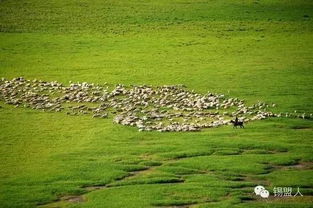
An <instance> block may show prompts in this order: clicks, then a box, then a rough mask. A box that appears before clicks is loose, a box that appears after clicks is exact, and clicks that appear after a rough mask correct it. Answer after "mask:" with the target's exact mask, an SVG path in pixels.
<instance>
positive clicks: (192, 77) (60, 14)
mask: <svg viewBox="0 0 313 208" xmlns="http://www.w3.org/2000/svg"><path fill="white" fill-rule="evenodd" d="M312 10H313V3H312V2H311V1H305V0H293V1H291V0H290V1H289V0H282V1H274V0H272V1H270V0H259V1H238V0H236V1H223V0H221V1H209V0H201V1H199V0H193V1H187V0H175V1H165V0H158V1H149V0H148V1H138V0H136V1H135V0H130V1H129V0H128V1H126V0H120V1H110V0H109V1H100V0H94V1H84V0H66V1H61V0H51V1H42V0H28V1H26V0H19V1H17V0H3V1H0V29H1V33H0V77H6V78H13V77H17V76H24V77H25V78H28V79H32V78H37V79H43V80H57V81H60V82H63V83H67V82H68V81H70V80H72V81H81V82H82V81H87V82H94V83H104V82H107V83H110V84H117V83H123V84H151V85H163V84H185V85H186V86H187V87H188V88H189V89H194V90H195V91H198V92H207V91H213V92H218V93H223V94H225V95H230V96H232V97H233V96H236V97H239V98H242V99H245V100H246V101H247V102H248V103H253V102H256V101H258V100H262V101H266V102H274V103H276V104H277V107H276V108H275V109H273V111H275V112H293V111H294V110H297V111H298V112H306V113H313V110H312V109H313V98H312V86H313V72H312V68H313V61H312V60H313V59H312V56H313V41H312V38H313V27H312V26H313V19H312V18H313V14H312ZM0 105H1V106H2V108H0V142H1V145H0V158H1V163H0V206H1V207H35V206H37V205H43V206H45V207H58V206H61V207H62V206H64V207H110V208H111V207H136V208H137V207H153V206H163V207H171V206H182V207H183V205H189V206H191V207H310V206H312V203H313V202H312V201H313V180H312V178H313V170H312V162H313V151H312V147H313V139H312V138H313V131H312V128H313V123H312V120H301V119H288V118H275V119H274V118H273V119H268V120H264V121H258V122H253V123H250V124H248V125H247V127H246V129H244V130H242V129H240V130H239V129H238V130H234V129H232V128H231V127H221V128H216V129H210V130H206V131H202V132H198V133H158V132H138V131H137V130H136V129H135V128H131V127H125V126H119V125H116V124H112V120H110V119H93V118H90V117H88V116H77V117H75V116H67V115H65V114H63V113H46V112H39V111H35V110H29V109H23V108H14V107H12V106H8V105H5V104H4V103H1V104H0ZM130 173H135V174H134V175H133V176H130V177H128V176H129V174H130ZM258 184H262V185H264V186H266V188H267V189H268V190H270V192H271V194H272V191H273V188H274V187H275V186H276V187H277V186H283V187H288V186H291V187H293V188H294V191H295V190H296V188H297V187H300V190H301V193H302V194H303V195H304V197H295V198H288V199H287V198H282V199H277V198H273V197H272V198H270V199H260V198H258V197H255V196H254V195H253V193H252V191H253V187H254V186H256V185H258ZM93 185H107V187H104V188H102V189H99V190H94V191H88V190H87V189H86V188H84V187H91V186H93ZM77 195H82V198H83V202H69V200H61V201H56V200H57V199H60V198H62V196H77ZM272 195H273V194H272ZM54 201H56V202H55V203H52V202H54Z"/></svg>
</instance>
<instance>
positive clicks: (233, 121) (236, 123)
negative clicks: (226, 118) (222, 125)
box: [230, 118, 245, 128]
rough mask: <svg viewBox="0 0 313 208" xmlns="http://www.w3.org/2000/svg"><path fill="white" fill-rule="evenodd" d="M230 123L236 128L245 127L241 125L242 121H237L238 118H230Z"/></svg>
mask: <svg viewBox="0 0 313 208" xmlns="http://www.w3.org/2000/svg"><path fill="white" fill-rule="evenodd" d="M230 123H232V124H233V125H234V127H233V128H237V127H238V126H239V127H240V128H245V127H244V125H243V121H238V118H236V120H231V121H230Z"/></svg>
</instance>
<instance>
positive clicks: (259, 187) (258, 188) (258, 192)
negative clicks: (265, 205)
mask: <svg viewBox="0 0 313 208" xmlns="http://www.w3.org/2000/svg"><path fill="white" fill-rule="evenodd" d="M263 190H265V188H264V187H263V186H256V187H255V188H254V193H255V194H256V195H260V194H261V191H263Z"/></svg>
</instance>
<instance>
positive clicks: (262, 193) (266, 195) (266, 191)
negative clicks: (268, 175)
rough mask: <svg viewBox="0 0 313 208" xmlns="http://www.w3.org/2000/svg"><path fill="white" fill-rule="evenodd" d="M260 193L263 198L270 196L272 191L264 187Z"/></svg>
mask: <svg viewBox="0 0 313 208" xmlns="http://www.w3.org/2000/svg"><path fill="white" fill-rule="evenodd" d="M260 195H261V197H262V198H268V196H269V195H270V192H268V190H265V189H264V190H262V191H261V192H260Z"/></svg>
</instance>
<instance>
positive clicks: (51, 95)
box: [0, 77, 312, 132]
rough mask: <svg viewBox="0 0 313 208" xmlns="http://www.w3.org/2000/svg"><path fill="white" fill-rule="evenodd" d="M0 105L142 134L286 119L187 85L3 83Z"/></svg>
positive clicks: (258, 105)
mask: <svg viewBox="0 0 313 208" xmlns="http://www.w3.org/2000/svg"><path fill="white" fill-rule="evenodd" d="M0 100H2V101H4V102H5V103H7V104H11V105H14V106H16V107H18V106H23V107H28V108H32V109H38V110H44V111H56V112H59V111H64V112H66V113H67V114H69V115H81V114H91V115H93V117H98V118H107V117H113V121H114V122H115V123H118V124H122V125H127V126H135V127H137V128H138V129H139V131H152V130H155V131H161V132H164V131H199V130H201V129H202V128H211V127H217V126H221V125H228V124H230V121H231V119H232V118H233V117H238V118H239V120H241V121H243V122H249V121H253V120H260V119H264V118H267V117H280V116H282V115H281V114H275V113H272V112H270V111H268V110H267V109H268V107H274V106H275V104H271V105H270V106H269V105H267V104H265V103H263V102H258V103H256V104H254V105H252V106H247V105H246V104H245V102H244V101H243V100H240V99H238V98H227V97H225V96H224V95H221V94H214V93H210V92H208V93H207V94H199V93H196V92H194V91H188V90H187V89H186V88H185V87H184V86H182V85H177V86H160V87H152V86H147V85H140V86H124V85H121V84H118V85H116V86H115V87H110V86H108V85H96V84H88V83H86V82H83V83H70V85H69V86H64V85H63V84H61V83H58V82H56V81H52V82H47V81H41V80H36V79H35V80H26V79H24V78H22V77H19V78H14V79H12V80H6V79H4V78H2V79H1V80H0ZM284 116H288V115H284ZM310 117H312V115H310ZM303 118H306V115H304V116H303Z"/></svg>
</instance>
